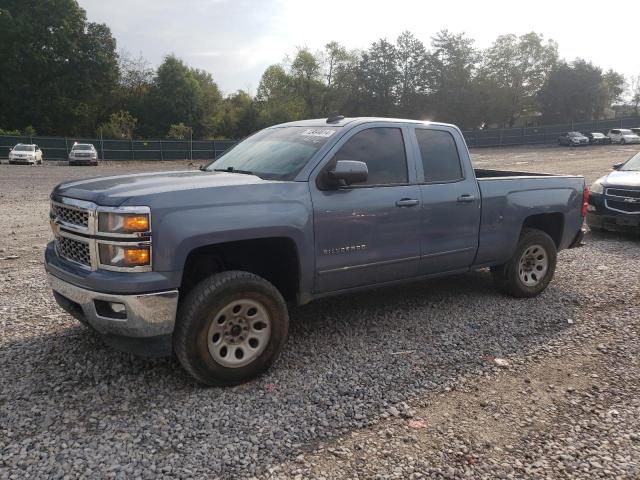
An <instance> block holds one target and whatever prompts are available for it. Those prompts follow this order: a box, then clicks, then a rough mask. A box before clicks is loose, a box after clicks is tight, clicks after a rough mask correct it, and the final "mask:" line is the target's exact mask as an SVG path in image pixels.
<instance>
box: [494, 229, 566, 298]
mask: <svg viewBox="0 0 640 480" xmlns="http://www.w3.org/2000/svg"><path fill="white" fill-rule="evenodd" d="M556 261H557V250H556V245H555V243H554V242H553V240H552V239H551V237H550V236H549V235H547V234H546V233H544V232H543V231H541V230H535V229H524V230H523V231H522V235H521V236H520V241H519V242H518V246H517V247H516V251H515V253H514V255H513V257H511V259H509V261H508V262H506V263H505V264H504V265H501V266H498V267H493V268H492V269H491V272H492V273H493V278H494V281H495V282H496V285H497V286H498V288H499V289H500V290H502V291H503V292H505V293H507V294H509V295H512V296H514V297H520V298H525V297H535V296H536V295H539V294H540V293H542V292H543V291H544V289H546V288H547V286H548V285H549V282H551V280H552V279H553V274H554V273H555V270H556Z"/></svg>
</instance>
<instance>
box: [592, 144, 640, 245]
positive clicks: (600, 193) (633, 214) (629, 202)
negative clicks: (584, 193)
mask: <svg viewBox="0 0 640 480" xmlns="http://www.w3.org/2000/svg"><path fill="white" fill-rule="evenodd" d="M587 225H589V227H590V228H591V229H592V230H618V231H619V230H625V231H629V230H631V231H635V232H637V233H640V152H638V153H636V154H635V155H634V156H633V157H631V158H630V159H629V160H627V161H626V162H624V163H617V164H615V165H614V166H613V171H612V172H611V173H608V174H607V175H605V176H604V177H601V178H599V179H598V180H596V181H595V183H594V184H593V185H591V189H590V194H589V205H588V207H587Z"/></svg>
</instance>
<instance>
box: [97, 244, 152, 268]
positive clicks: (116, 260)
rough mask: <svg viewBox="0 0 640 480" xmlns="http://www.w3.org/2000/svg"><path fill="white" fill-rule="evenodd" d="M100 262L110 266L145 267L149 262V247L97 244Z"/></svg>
mask: <svg viewBox="0 0 640 480" xmlns="http://www.w3.org/2000/svg"><path fill="white" fill-rule="evenodd" d="M99 253H100V263H101V264H102V265H109V266H112V267H122V268H132V267H145V266H148V265H150V264H151V249H150V248H149V247H147V246H140V245H134V246H131V247H130V246H126V245H114V244H105V243H100V244H99Z"/></svg>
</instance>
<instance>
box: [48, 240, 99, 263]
mask: <svg viewBox="0 0 640 480" xmlns="http://www.w3.org/2000/svg"><path fill="white" fill-rule="evenodd" d="M56 249H57V250H58V255H60V256H61V257H63V258H66V259H67V260H71V261H72V262H76V263H79V264H81V265H86V266H87V267H90V266H91V253H90V251H89V244H88V243H87V242H81V241H79V240H75V239H73V238H68V237H61V236H58V237H56Z"/></svg>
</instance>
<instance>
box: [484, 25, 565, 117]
mask: <svg viewBox="0 0 640 480" xmlns="http://www.w3.org/2000/svg"><path fill="white" fill-rule="evenodd" d="M557 59H558V45H557V44H556V43H555V42H553V41H547V42H546V43H544V42H543V37H542V35H538V34H536V33H534V32H531V33H528V34H526V35H522V36H521V37H516V36H515V35H501V36H499V37H498V38H497V39H496V41H495V42H494V43H493V45H492V46H491V47H490V48H489V49H488V50H487V51H486V52H485V53H484V60H483V64H482V67H481V72H480V76H481V77H482V80H483V81H484V82H487V83H489V88H492V89H493V100H494V109H493V111H492V112H491V118H487V120H494V121H496V122H499V123H503V124H506V125H508V126H509V127H513V125H514V123H515V121H516V120H517V119H518V117H519V116H520V115H525V114H527V113H531V112H533V111H535V110H536V107H537V104H536V96H537V93H538V92H539V91H540V89H542V87H543V85H544V82H545V80H546V78H547V76H548V75H549V72H550V71H551V70H552V69H553V68H554V67H555V65H556V63H557Z"/></svg>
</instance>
